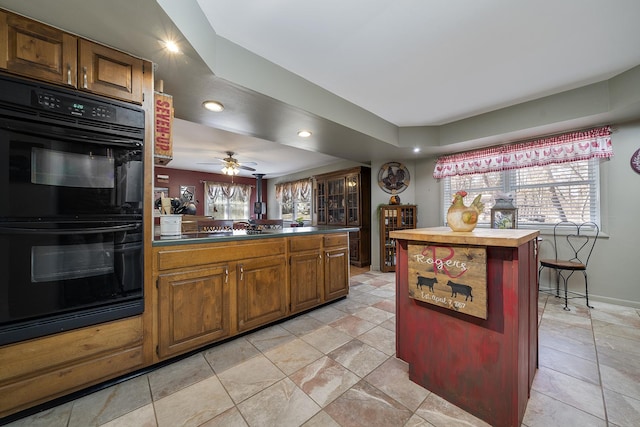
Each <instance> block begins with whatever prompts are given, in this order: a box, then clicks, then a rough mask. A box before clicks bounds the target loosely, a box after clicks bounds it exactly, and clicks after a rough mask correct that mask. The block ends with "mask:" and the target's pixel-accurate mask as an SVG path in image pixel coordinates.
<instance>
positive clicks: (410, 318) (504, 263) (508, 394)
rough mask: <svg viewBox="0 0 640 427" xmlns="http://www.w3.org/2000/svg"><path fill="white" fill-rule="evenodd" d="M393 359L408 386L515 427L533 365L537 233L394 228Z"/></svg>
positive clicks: (492, 423) (535, 352)
mask: <svg viewBox="0 0 640 427" xmlns="http://www.w3.org/2000/svg"><path fill="white" fill-rule="evenodd" d="M390 236H391V237H392V238H395V239H397V245H396V246H397V258H398V265H397V269H396V313H397V314H396V315H397V319H396V353H397V356H398V358H400V359H402V360H404V361H406V362H407V363H409V378H410V379H411V380H412V381H414V382H416V383H418V384H420V385H421V386H423V387H425V388H426V389H428V390H431V391H432V392H434V393H436V394H438V395H439V396H441V397H443V398H444V399H446V400H447V401H449V402H451V403H453V404H454V405H457V406H459V407H460V408H462V409H464V410H466V411H468V412H470V413H472V414H474V415H476V416H477V417H479V418H481V419H483V420H484V421H486V422H488V423H489V424H491V425H492V426H520V425H521V423H522V418H523V416H524V411H525V409H526V406H527V400H528V398H529V391H530V389H531V384H532V381H533V377H534V375H535V372H536V367H537V350H538V333H537V331H538V330H537V322H538V297H537V296H538V292H537V291H538V289H537V265H536V264H537V260H536V246H535V245H536V237H537V236H538V231H536V230H494V229H480V228H476V229H475V230H474V231H471V232H453V231H451V229H449V228H448V227H434V228H423V229H415V230H400V231H392V232H391V233H390Z"/></svg>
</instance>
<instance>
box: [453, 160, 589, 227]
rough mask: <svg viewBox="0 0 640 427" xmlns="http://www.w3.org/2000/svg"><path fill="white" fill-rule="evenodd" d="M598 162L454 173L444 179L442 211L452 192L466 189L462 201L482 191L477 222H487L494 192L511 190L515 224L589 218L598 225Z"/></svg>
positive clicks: (469, 199) (543, 223)
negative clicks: (482, 203) (482, 210)
mask: <svg viewBox="0 0 640 427" xmlns="http://www.w3.org/2000/svg"><path fill="white" fill-rule="evenodd" d="M599 162H600V160H599V159H597V158H592V159H589V160H579V161H575V162H568V163H560V164H549V165H544V166H533V167H528V168H523V169H514V170H506V171H500V172H486V173H476V174H469V175H456V176H452V177H447V178H445V179H444V180H443V181H444V203H443V206H444V212H443V215H444V217H445V218H446V211H447V209H448V208H449V205H450V204H451V200H452V197H453V194H454V193H455V192H456V191H458V190H465V191H467V193H469V194H468V196H467V197H466V200H468V201H466V203H470V201H471V200H473V198H474V197H475V196H477V195H478V194H482V195H483V197H482V201H483V202H484V203H485V212H484V213H483V215H482V216H481V217H480V218H479V219H478V224H479V225H482V224H484V225H486V226H489V225H490V220H491V218H490V217H491V214H490V211H489V209H490V208H491V206H492V205H493V201H494V200H493V197H494V196H495V195H496V194H497V193H501V192H502V193H511V194H512V195H513V196H514V202H515V205H516V207H517V208H518V225H519V226H535V227H537V228H540V227H544V226H552V225H553V224H555V223H556V222H559V221H562V220H569V221H574V222H584V221H593V222H595V223H596V224H598V225H600V203H599V179H598V177H599Z"/></svg>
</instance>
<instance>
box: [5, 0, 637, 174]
mask: <svg viewBox="0 0 640 427" xmlns="http://www.w3.org/2000/svg"><path fill="white" fill-rule="evenodd" d="M0 6H1V7H5V8H7V9H10V10H13V11H16V12H18V13H21V14H24V15H26V16H30V17H33V18H35V19H39V20H41V21H43V22H46V23H49V24H52V25H55V26H58V27H60V28H63V29H65V30H67V31H70V32H73V33H76V34H79V35H81V36H83V37H87V38H90V39H94V40H97V41H99V42H101V43H104V44H107V45H110V46H113V47H116V48H118V49H121V50H124V51H128V52H131V53H132V54H134V55H137V56H140V57H143V58H146V59H149V60H151V61H153V62H154V64H155V65H156V77H157V81H156V82H157V83H159V81H160V80H161V81H162V88H163V90H164V92H166V93H168V94H171V95H172V96H173V98H174V107H175V115H176V118H177V120H176V125H175V136H174V159H173V160H172V161H171V162H170V163H169V165H168V166H169V167H174V168H181V169H191V170H204V171H209V172H217V171H218V170H219V168H218V166H217V165H201V164H200V163H209V162H210V161H213V163H215V160H213V159H215V158H222V157H225V152H226V151H234V152H236V153H238V154H237V158H238V160H239V161H241V162H243V161H244V162H255V163H257V165H256V166H255V168H256V170H257V173H264V174H266V178H271V177H277V176H281V175H287V174H292V173H295V172H299V171H302V170H307V169H311V168H315V167H319V166H324V165H329V164H332V163H335V162H339V161H342V160H343V159H346V160H349V161H352V162H356V163H360V164H369V163H370V162H371V161H373V160H376V159H387V160H403V159H411V158H414V157H420V156H429V155H434V154H435V153H441V152H443V151H447V150H453V149H455V147H454V146H453V145H451V146H447V147H442V146H437V144H435V145H433V146H429V145H428V144H425V146H423V147H422V153H421V154H414V153H413V150H412V148H413V145H411V144H408V143H405V142H404V141H403V140H402V133H403V131H404V130H405V129H413V128H414V127H420V129H423V130H426V131H428V132H432V133H434V134H437V133H438V130H439V129H440V127H442V126H451V125H452V124H453V125H455V123H456V122H457V121H461V120H464V119H467V118H469V117H474V116H478V115H481V114H484V113H488V112H491V111H495V110H498V109H502V108H506V107H510V106H513V105H517V104H520V103H523V102H527V101H531V100H535V99H539V98H542V97H545V96H549V95H553V94H557V93H561V92H565V91H568V90H571V89H575V88H579V87H583V86H586V85H589V84H592V83H596V82H600V81H603V80H607V79H610V78H612V77H613V76H616V75H618V74H620V73H622V72H624V71H626V70H629V69H631V68H633V67H635V66H638V65H640V43H638V40H640V25H637V23H638V22H639V21H640V2H638V1H637V0H616V1H615V2H611V1H610V0H563V1H557V0H538V1H519V2H512V1H511V2H510V1H505V0H484V1H481V2H479V1H477V0H453V1H452V0H430V1H420V0H395V1H393V2H389V1H384V0H351V1H348V2H345V1H343V0H323V1H316V2H312V1H300V0H277V1H276V0H244V1H237V0H157V1H156V0H136V1H130V0H110V1H98V0H56V2H50V1H49V0H29V1H28V2H25V1H23V0H0ZM169 38H170V39H173V40H176V41H177V42H178V43H179V46H180V48H181V53H180V54H178V55H174V56H170V55H168V54H167V52H166V51H165V50H163V49H162V45H161V43H160V40H165V39H169ZM158 87H160V86H159V85H157V88H158ZM205 99H218V100H221V101H222V102H223V103H224V104H225V107H226V108H225V110H224V112H222V113H218V114H214V113H211V112H208V111H206V110H204V109H203V108H202V107H201V103H202V101H204V100H205ZM581 124H582V123H581ZM584 124H588V123H584ZM302 128H307V129H310V130H311V131H312V132H313V135H312V136H311V137H310V138H308V139H307V140H301V139H300V138H299V137H297V136H296V132H297V130H299V129H302ZM532 131H535V130H532ZM497 138H499V135H498V136H496V139H497ZM490 142H491V141H490V140H489V139H486V138H485V139H484V140H483V143H485V144H486V143H490ZM414 145H415V144H414ZM248 176H250V175H248Z"/></svg>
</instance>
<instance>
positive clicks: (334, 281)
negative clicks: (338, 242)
mask: <svg viewBox="0 0 640 427" xmlns="http://www.w3.org/2000/svg"><path fill="white" fill-rule="evenodd" d="M348 293H349V250H348V249H347V248H335V249H325V257H324V298H325V300H327V301H328V300H332V299H335V298H338V297H341V296H344V295H347V294H348Z"/></svg>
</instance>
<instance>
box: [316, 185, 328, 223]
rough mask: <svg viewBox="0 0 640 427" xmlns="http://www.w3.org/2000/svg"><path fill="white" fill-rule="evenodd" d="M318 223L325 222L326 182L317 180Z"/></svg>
mask: <svg viewBox="0 0 640 427" xmlns="http://www.w3.org/2000/svg"><path fill="white" fill-rule="evenodd" d="M317 197H318V198H317V202H316V203H317V208H318V224H326V223H327V183H326V181H318V196H317Z"/></svg>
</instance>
